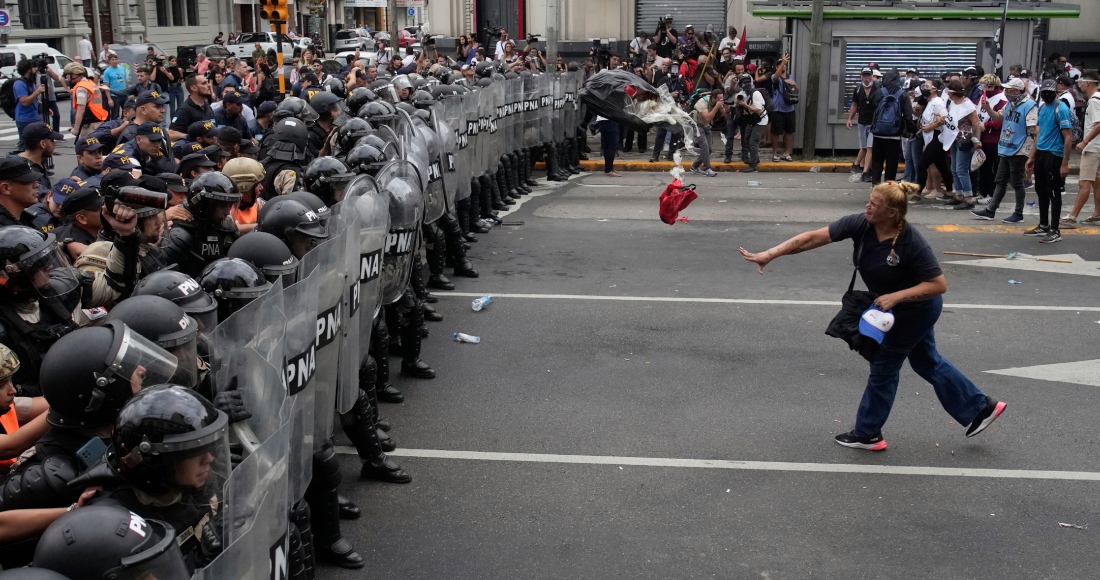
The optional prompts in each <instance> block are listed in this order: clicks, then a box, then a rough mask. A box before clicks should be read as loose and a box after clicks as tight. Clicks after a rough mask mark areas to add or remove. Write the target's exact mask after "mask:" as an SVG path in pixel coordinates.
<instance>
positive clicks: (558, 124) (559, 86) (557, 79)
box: [550, 72, 565, 141]
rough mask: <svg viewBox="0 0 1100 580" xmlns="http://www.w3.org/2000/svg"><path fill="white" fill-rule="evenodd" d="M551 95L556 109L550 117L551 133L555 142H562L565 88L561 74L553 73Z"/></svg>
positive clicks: (551, 76)
mask: <svg viewBox="0 0 1100 580" xmlns="http://www.w3.org/2000/svg"><path fill="white" fill-rule="evenodd" d="M550 78H551V79H552V81H551V86H552V89H551V94H553V95H554V109H553V112H552V113H551V115H550V132H551V136H552V137H553V138H554V141H561V139H562V136H563V135H565V118H564V117H563V115H564V114H565V87H564V83H563V81H562V75H561V73H557V72H555V73H551V74H550Z"/></svg>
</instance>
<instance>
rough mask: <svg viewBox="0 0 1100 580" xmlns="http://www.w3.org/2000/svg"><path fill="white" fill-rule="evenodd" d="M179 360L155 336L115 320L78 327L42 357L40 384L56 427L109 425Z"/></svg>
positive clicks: (171, 372)
mask: <svg viewBox="0 0 1100 580" xmlns="http://www.w3.org/2000/svg"><path fill="white" fill-rule="evenodd" d="M177 365H178V362H177V361H176V357H175V356H172V354H171V353H169V352H167V351H165V350H164V349H162V348H160V347H159V346H157V345H156V344H154V343H153V341H151V340H149V339H147V338H145V337H143V336H141V335H140V334H138V333H137V332H135V331H133V330H130V329H129V328H127V326H126V325H125V324H123V323H122V322H121V321H118V320H114V321H110V322H107V323H106V324H104V325H103V326H88V327H85V328H78V329H76V330H74V331H72V332H70V333H69V334H66V335H65V336H63V337H61V338H59V339H58V340H57V342H55V343H54V344H53V346H51V347H50V350H49V352H47V353H46V356H44V357H42V370H41V372H40V374H39V378H38V385H39V387H40V388H41V389H42V396H44V397H46V402H47V403H49V404H50V410H49V411H48V412H47V414H46V421H47V422H48V423H50V424H51V425H55V426H58V427H98V426H101V425H110V424H111V422H112V421H114V419H115V415H117V414H118V411H119V409H121V408H122V405H123V404H124V403H125V402H126V401H127V400H129V398H130V397H131V396H133V394H134V393H135V392H137V391H138V390H140V389H141V388H142V387H143V386H148V385H155V384H159V383H163V382H166V381H168V380H169V379H170V378H171V377H172V376H173V375H175V374H176V366H177Z"/></svg>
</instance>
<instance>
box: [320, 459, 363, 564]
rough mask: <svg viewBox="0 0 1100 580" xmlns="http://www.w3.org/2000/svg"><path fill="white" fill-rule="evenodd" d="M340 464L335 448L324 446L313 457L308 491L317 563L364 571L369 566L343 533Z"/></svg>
mask: <svg viewBox="0 0 1100 580" xmlns="http://www.w3.org/2000/svg"><path fill="white" fill-rule="evenodd" d="M339 487H340V461H339V460H338V459H337V458H336V448H335V447H334V446H332V445H331V444H327V443H326V444H325V445H324V446H323V447H322V448H321V449H320V451H317V452H316V453H314V454H313V480H312V481H310V483H309V487H308V488H306V501H308V502H309V509H310V525H311V527H312V528H313V543H314V548H313V549H314V552H315V553H316V554H317V559H318V560H321V561H322V562H327V563H329V564H335V565H337V566H340V567H341V568H352V569H355V568H362V567H363V565H364V564H366V562H364V561H363V557H362V556H360V555H359V553H358V552H356V551H355V548H354V547H353V546H352V545H351V542H349V541H348V540H347V539H346V538H344V536H343V535H342V534H341V533H340V500H339V497H338V495H337V491H336V490H337V489H338V488H339Z"/></svg>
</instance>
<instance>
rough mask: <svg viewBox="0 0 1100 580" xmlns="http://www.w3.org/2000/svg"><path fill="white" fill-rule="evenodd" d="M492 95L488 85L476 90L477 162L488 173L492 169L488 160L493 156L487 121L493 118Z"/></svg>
mask: <svg viewBox="0 0 1100 580" xmlns="http://www.w3.org/2000/svg"><path fill="white" fill-rule="evenodd" d="M492 107H493V95H492V93H491V92H490V90H489V87H480V88H478V90H477V111H478V113H477V133H478V138H479V140H478V143H477V156H478V164H479V165H480V166H481V168H482V169H483V170H484V171H486V172H489V173H492V171H493V167H494V166H493V165H492V162H491V161H490V159H489V158H490V157H492V156H493V151H492V149H493V144H492V143H491V142H490V141H491V140H490V139H489V122H490V121H491V120H492V118H493V114H492Z"/></svg>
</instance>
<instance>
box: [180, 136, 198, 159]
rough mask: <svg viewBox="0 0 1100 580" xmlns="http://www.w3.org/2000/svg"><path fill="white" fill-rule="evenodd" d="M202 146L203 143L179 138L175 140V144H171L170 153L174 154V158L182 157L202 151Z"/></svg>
mask: <svg viewBox="0 0 1100 580" xmlns="http://www.w3.org/2000/svg"><path fill="white" fill-rule="evenodd" d="M203 147H205V145H203V144H202V143H199V142H197V141H188V140H186V139H180V140H179V141H176V143H175V145H172V154H173V155H175V157H176V159H183V158H184V157H187V156H188V155H190V154H192V153H198V152H199V151H202V149H203Z"/></svg>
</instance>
